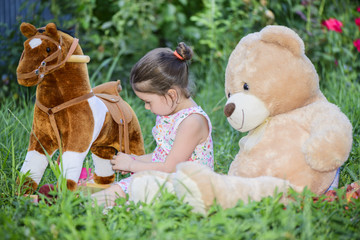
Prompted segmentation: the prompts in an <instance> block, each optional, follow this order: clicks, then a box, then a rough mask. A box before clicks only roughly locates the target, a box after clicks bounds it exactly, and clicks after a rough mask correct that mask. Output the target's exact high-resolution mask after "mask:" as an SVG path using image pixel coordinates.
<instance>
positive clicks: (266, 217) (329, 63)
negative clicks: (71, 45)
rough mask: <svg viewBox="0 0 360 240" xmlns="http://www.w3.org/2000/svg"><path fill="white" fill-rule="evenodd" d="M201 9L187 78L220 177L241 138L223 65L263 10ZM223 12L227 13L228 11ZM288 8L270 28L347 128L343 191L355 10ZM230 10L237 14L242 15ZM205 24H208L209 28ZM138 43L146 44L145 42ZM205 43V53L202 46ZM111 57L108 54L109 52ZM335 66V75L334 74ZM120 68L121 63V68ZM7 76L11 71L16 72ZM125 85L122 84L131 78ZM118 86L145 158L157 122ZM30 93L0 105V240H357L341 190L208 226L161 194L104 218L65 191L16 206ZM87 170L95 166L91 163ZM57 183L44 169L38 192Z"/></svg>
mask: <svg viewBox="0 0 360 240" xmlns="http://www.w3.org/2000/svg"><path fill="white" fill-rule="evenodd" d="M180 2H186V1H180ZM203 2H204V3H205V2H206V3H207V6H208V7H209V8H208V9H207V10H206V9H205V10H206V11H205V10H204V13H200V14H197V18H202V17H203V18H204V19H205V20H206V21H203V25H201V24H200V25H199V26H197V25H196V27H198V28H197V29H196V32H197V33H198V34H201V35H200V36H201V39H202V41H199V42H195V43H193V44H194V45H195V46H196V47H195V53H196V54H197V55H195V57H194V59H193V63H192V66H191V68H190V69H191V72H192V79H193V80H194V82H195V84H196V86H197V90H196V95H195V101H196V102H197V103H198V104H199V105H201V106H202V107H203V109H204V110H205V111H206V112H207V113H208V115H209V117H210V119H211V122H212V125H213V133H212V136H213V140H214V154H215V171H216V172H219V173H224V174H226V173H227V171H228V168H229V165H230V163H231V161H232V160H233V159H234V158H235V155H236V154H237V152H238V150H239V146H238V142H239V140H240V138H241V137H242V136H243V134H241V133H239V132H237V131H235V130H234V129H232V128H231V126H230V125H229V124H228V123H227V120H226V118H225V116H224V114H223V107H224V104H225V93H224V70H225V66H226V61H227V58H228V56H229V54H230V52H231V50H232V49H233V48H234V47H235V45H236V43H237V41H238V40H239V39H238V38H239V36H240V35H242V34H244V33H247V32H252V31H255V30H257V29H258V28H260V27H261V26H262V24H260V23H259V21H260V20H259V18H261V13H262V11H263V9H264V8H263V6H262V5H261V4H260V3H259V2H258V1H248V2H251V4H252V5H247V4H245V1H244V2H241V1H237V0H234V1H213V0H209V1H207V0H204V1H203ZM228 2H230V3H231V4H230V5H229V6H228ZM295 2H296V1H287V0H284V1H268V8H269V9H270V10H272V11H273V12H274V14H275V16H276V18H275V20H274V21H275V22H272V23H273V24H282V25H286V26H289V27H291V28H293V29H295V30H296V31H297V32H298V33H299V35H300V36H301V37H302V38H303V39H304V42H305V47H306V51H307V54H308V56H309V58H310V59H311V60H312V61H313V63H314V64H315V66H316V68H317V70H318V74H319V77H320V85H321V90H322V91H323V93H324V95H325V96H326V97H327V98H328V100H329V101H330V102H332V103H334V104H336V105H338V106H339V107H340V109H341V110H342V111H343V112H344V113H345V114H346V115H347V116H348V118H349V119H350V121H351V123H352V125H353V147H352V151H351V153H350V156H349V159H348V161H347V162H346V163H345V164H344V165H343V166H342V168H341V173H340V187H343V186H346V185H347V184H350V183H352V182H354V181H358V180H359V179H360V146H359V145H360V128H359V127H360V126H359V125H360V78H359V68H360V61H359V58H360V53H359V52H357V51H356V49H354V47H353V46H352V41H353V40H354V39H356V38H360V31H359V30H358V29H357V26H356V25H355V24H354V22H353V21H354V19H355V18H357V17H360V13H359V12H357V11H356V7H357V5H356V4H357V3H356V1H350V0H344V1H338V0H328V1H326V0H321V1H311V2H312V4H311V5H307V6H304V5H302V4H300V1H298V2H296V4H295ZM134 4H135V3H134ZM358 5H360V4H358ZM133 6H136V4H135V5H133ZM232 8H234V9H239V8H241V11H237V10H232ZM345 9H346V10H347V11H345ZM297 10H301V11H302V12H303V13H304V14H305V16H306V17H307V21H305V20H303V19H301V18H300V17H299V16H298V15H297V14H296V11H297ZM227 11H228V12H227ZM259 11H260V12H259ZM207 14H209V16H211V21H210V22H209V21H207V19H208V18H207ZM237 14H238V15H237ZM330 17H336V18H338V19H340V20H342V21H343V23H344V32H343V33H341V34H339V33H336V32H330V31H326V30H324V29H323V28H322V27H321V21H322V20H324V19H328V18H330ZM204 19H203V20H204ZM192 27H194V26H192ZM232 27H233V28H232ZM219 33H220V34H219ZM234 38H235V40H234ZM114 39H115V36H114ZM139 39H140V40H141V42H142V43H146V44H147V42H146V39H145V40H143V38H142V37H139ZM9 41H10V40H9ZM193 41H195V40H193ZM115 42H116V41H115ZM135 43H138V42H136V41H135ZM210 43H211V46H210V47H209V46H207V44H210ZM135 45H136V44H135ZM109 49H111V50H110V51H113V48H109ZM136 49H137V48H136ZM209 49H210V50H209ZM95 50H96V49H93V51H95ZM201 51H204V52H201ZM120 58H121V57H120ZM94 59H96V58H94ZM113 60H114V61H115V60H116V59H113ZM335 60H336V61H337V62H338V65H335V64H334V62H335ZM104 61H110V60H104ZM104 61H103V62H102V63H103V64H101V63H99V64H97V63H96V60H95V63H94V61H92V62H91V63H90V64H93V65H92V66H91V67H89V69H97V68H99V69H100V67H103V66H104V67H105V65H107V64H106V63H104ZM116 61H117V60H116ZM119 61H122V63H123V62H124V61H128V59H125V60H124V59H122V58H121V59H119ZM90 64H89V65H90ZM120 65H121V64H120ZM99 66H100V67H99ZM110 66H112V65H111V64H110ZM114 66H115V65H114ZM10 67H12V68H13V69H14V67H15V66H10ZM108 67H109V66H108ZM113 70H114V69H113V68H111V67H110V70H109V71H108V72H107V73H106V74H105V75H101V74H99V76H98V75H96V74H95V71H94V72H93V75H92V74H91V72H90V77H92V76H93V78H92V79H93V81H92V84H94V83H99V82H102V81H104V78H105V77H108V78H110V75H111V74H112V73H113V74H114V73H115V71H113ZM116 70H117V69H116ZM104 71H105V72H106V69H105V70H104ZM122 75H123V76H128V72H123V73H122ZM122 80H123V87H124V90H123V92H122V93H121V95H122V97H123V98H124V99H125V100H126V101H127V102H128V103H129V104H130V105H131V106H132V107H133V109H134V110H135V112H136V113H137V115H138V118H139V121H140V125H141V128H142V132H143V135H144V140H145V148H146V151H147V152H151V151H152V150H153V148H154V147H155V143H154V140H153V138H152V135H151V129H152V127H153V125H154V123H155V116H154V115H153V114H151V113H150V112H149V111H145V110H144V106H143V103H142V102H141V101H140V100H139V99H137V98H136V96H135V95H134V93H133V92H132V91H131V90H130V89H129V86H128V85H129V84H128V83H127V82H126V80H125V79H122ZM31 92H34V91H29V90H26V89H25V88H21V92H20V94H19V96H20V97H19V99H17V100H14V99H11V98H7V99H4V100H1V102H0V126H1V127H0V236H1V238H2V239H99V238H100V239H304V240H308V239H359V236H360V200H354V201H353V202H352V203H347V202H346V201H345V200H344V199H343V198H342V197H343V196H344V194H345V191H344V189H341V188H340V189H339V190H338V195H339V196H340V199H339V201H334V202H327V201H322V199H320V200H319V201H317V202H314V201H313V198H312V197H313V196H314V195H313V194H312V193H311V192H309V191H307V190H305V191H304V192H303V193H299V194H296V193H293V197H294V201H292V202H290V203H289V204H288V205H286V207H285V206H284V205H283V204H281V203H279V196H276V197H273V198H272V197H268V198H264V199H263V200H261V201H259V202H250V203H249V204H247V205H244V204H243V203H242V202H239V203H238V205H237V206H236V207H234V208H231V209H226V210H224V209H221V207H219V206H218V205H216V203H215V204H214V205H213V206H212V207H211V209H210V210H209V212H208V215H207V216H202V215H199V214H195V213H193V212H192V211H191V207H190V206H189V205H187V204H185V203H183V202H182V201H181V199H178V198H176V197H175V196H174V195H171V194H164V195H163V196H162V198H161V199H160V200H159V201H157V202H155V203H153V204H149V205H146V204H134V203H133V202H126V200H125V199H119V200H118V204H119V205H120V206H121V207H115V208H112V209H109V210H108V211H107V213H104V212H103V209H102V208H101V207H97V206H95V207H93V206H92V205H91V202H90V199H89V198H88V197H86V196H85V195H86V194H84V193H82V192H76V193H72V192H68V191H66V190H60V191H59V192H58V199H57V201H55V202H53V203H52V205H47V204H46V203H45V201H40V202H39V204H37V205H36V204H34V203H32V202H31V200H30V199H29V198H26V197H23V196H22V194H21V192H20V190H19V187H18V185H17V184H16V181H15V180H16V178H17V177H18V171H19V170H20V168H21V166H22V163H23V161H24V158H25V155H26V150H27V145H28V138H29V131H30V129H31V123H32V111H33V106H34V96H33V95H32V94H31ZM29 93H30V94H29ZM0 95H1V94H0ZM54 158H56V156H54ZM84 165H85V166H91V165H92V161H91V159H90V157H89V156H87V158H86V160H85V163H84ZM57 174H58V173H54V172H53V171H52V170H51V169H50V167H48V169H47V170H46V171H45V174H44V176H43V178H42V181H41V183H40V185H42V184H47V183H55V182H56V181H57V179H56V175H57Z"/></svg>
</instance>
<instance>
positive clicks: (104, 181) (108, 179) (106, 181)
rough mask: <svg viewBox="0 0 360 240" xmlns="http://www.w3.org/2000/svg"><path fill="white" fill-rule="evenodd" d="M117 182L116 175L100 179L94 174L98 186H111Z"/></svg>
mask: <svg viewBox="0 0 360 240" xmlns="http://www.w3.org/2000/svg"><path fill="white" fill-rule="evenodd" d="M114 181H115V174H113V175H111V176H108V177H100V176H98V175H96V173H94V182H95V183H97V184H110V183H113V182H114Z"/></svg>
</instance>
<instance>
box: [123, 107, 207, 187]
mask: <svg viewBox="0 0 360 240" xmlns="http://www.w3.org/2000/svg"><path fill="white" fill-rule="evenodd" d="M191 114H200V115H202V116H204V117H205V118H206V120H207V121H208V125H209V136H208V137H207V139H206V140H205V141H204V142H203V143H201V144H199V145H197V146H196V148H195V150H194V152H193V153H192V155H191V157H190V158H189V160H188V161H193V162H197V163H200V164H204V165H206V166H208V167H210V168H211V169H214V150H213V141H212V137H211V132H212V125H211V122H210V118H209V116H208V115H207V114H206V113H205V112H204V110H203V109H202V108H201V107H200V106H196V107H191V108H186V109H183V110H180V111H179V112H177V113H175V114H173V115H169V116H157V117H156V124H155V126H154V127H153V129H152V134H153V137H154V139H155V141H156V144H157V146H156V148H155V150H154V152H153V154H152V162H165V159H166V157H167V156H168V155H169V153H170V150H171V148H172V146H173V144H174V140H175V136H176V131H177V128H178V127H179V125H180V123H181V122H182V121H183V120H184V119H185V118H186V117H188V116H189V115H191ZM130 181H131V176H130V177H128V178H124V179H122V180H121V181H120V182H117V183H116V184H119V185H120V186H121V188H122V189H123V190H124V192H125V193H128V186H129V183H130Z"/></svg>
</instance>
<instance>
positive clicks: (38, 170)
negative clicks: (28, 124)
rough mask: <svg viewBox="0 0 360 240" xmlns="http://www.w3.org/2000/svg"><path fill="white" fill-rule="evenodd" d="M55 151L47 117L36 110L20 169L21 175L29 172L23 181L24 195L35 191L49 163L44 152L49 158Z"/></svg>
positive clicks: (55, 144) (55, 146) (53, 137)
mask: <svg viewBox="0 0 360 240" xmlns="http://www.w3.org/2000/svg"><path fill="white" fill-rule="evenodd" d="M56 149H57V143H56V141H55V136H53V135H51V126H50V123H49V122H47V115H46V114H44V113H40V112H39V110H38V109H37V108H35V110H34V119H33V126H32V133H31V134H30V139H29V147H28V152H27V154H26V157H25V161H24V163H23V165H22V167H21V169H20V173H21V174H26V173H27V172H29V173H30V174H29V176H27V178H26V179H25V180H24V182H23V183H24V184H23V189H25V192H26V193H31V192H33V191H35V190H36V189H37V187H38V185H39V183H40V180H41V178H42V176H43V175H44V172H45V170H46V167H47V166H48V164H49V162H48V159H47V157H46V155H45V152H44V151H46V152H47V154H48V155H49V156H50V158H51V156H52V155H53V153H54V152H55V151H56Z"/></svg>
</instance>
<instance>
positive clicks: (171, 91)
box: [168, 88, 178, 102]
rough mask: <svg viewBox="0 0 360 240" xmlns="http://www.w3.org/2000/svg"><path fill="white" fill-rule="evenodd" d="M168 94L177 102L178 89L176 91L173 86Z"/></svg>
mask: <svg viewBox="0 0 360 240" xmlns="http://www.w3.org/2000/svg"><path fill="white" fill-rule="evenodd" d="M168 94H169V96H170V98H171V99H172V100H173V101H174V102H176V100H177V99H178V93H177V91H176V90H175V89H173V88H170V89H169V91H168Z"/></svg>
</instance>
